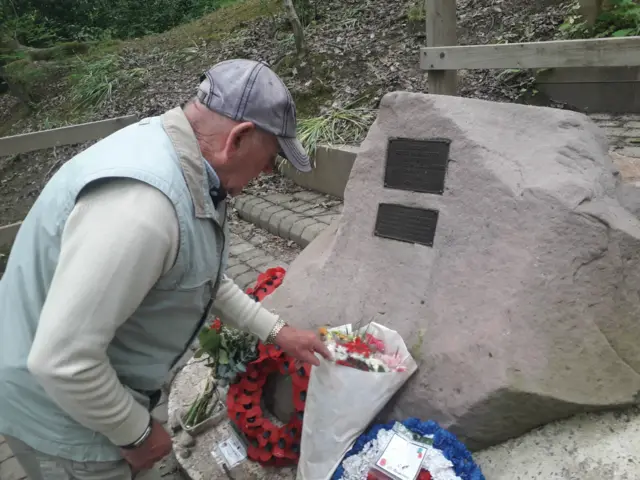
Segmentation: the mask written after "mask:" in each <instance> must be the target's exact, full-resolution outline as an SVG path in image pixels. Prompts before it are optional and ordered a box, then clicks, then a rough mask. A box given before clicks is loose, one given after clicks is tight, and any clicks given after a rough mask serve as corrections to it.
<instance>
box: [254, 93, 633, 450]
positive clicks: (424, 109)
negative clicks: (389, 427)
mask: <svg viewBox="0 0 640 480" xmlns="http://www.w3.org/2000/svg"><path fill="white" fill-rule="evenodd" d="M390 137H409V138H429V137H445V138H449V139H451V140H452V144H451V155H450V158H451V161H450V163H449V167H448V173H447V178H446V185H445V187H446V189H445V193H444V195H442V196H439V195H428V194H418V193H412V192H405V191H398V190H391V189H385V188H384V187H383V181H382V179H383V176H384V175H383V172H384V162H385V153H386V148H387V140H388V139H389V138H390ZM614 170H615V167H614V166H613V163H612V162H611V160H610V158H609V156H608V145H607V141H606V137H605V135H604V132H603V131H602V130H601V129H599V128H598V127H597V126H596V125H595V124H594V123H593V122H592V121H591V120H590V119H589V118H588V117H586V116H584V115H581V114H577V113H574V112H568V111H561V110H556V109H546V108H538V107H526V106H521V105H514V104H499V103H491V102H484V101H479V100H471V99H464V98H459V97H448V96H428V95H421V94H410V93H398V92H394V93H391V94H388V95H386V96H385V97H384V99H383V101H382V102H381V108H380V112H379V116H378V118H377V120H376V122H375V124H374V125H373V126H372V128H371V129H370V131H369V134H368V136H367V138H366V140H365V141H364V143H363V144H362V146H361V150H360V152H359V155H358V158H357V159H356V162H355V164H354V167H353V171H352V173H351V177H350V180H349V183H348V185H347V188H346V191H345V205H344V210H343V213H342V217H341V218H340V219H339V220H338V221H337V222H335V223H334V224H332V227H330V228H328V229H326V230H324V231H323V232H322V233H321V234H320V235H319V236H318V237H316V239H315V240H314V241H313V242H312V243H311V244H310V245H309V246H308V247H307V248H306V249H305V250H304V251H303V252H302V254H301V255H300V256H299V257H298V258H297V259H296V260H295V261H294V262H293V264H292V265H291V267H290V268H289V271H288V274H287V277H286V278H285V281H284V283H283V285H282V286H281V287H280V288H279V289H278V290H277V291H276V292H275V293H274V294H273V295H271V296H269V297H268V298H267V299H266V300H265V305H266V306H267V307H269V308H271V309H272V310H274V311H276V312H278V313H280V314H281V315H283V316H284V317H285V318H287V319H288V320H289V321H290V322H292V323H294V324H296V325H297V326H300V327H306V328H315V327H319V326H320V325H323V324H326V323H327V322H330V323H331V324H334V325H340V324H342V323H346V322H357V321H359V320H364V321H368V320H372V319H373V320H375V321H377V322H380V323H383V324H386V325H388V326H390V327H392V328H395V329H397V330H398V331H399V332H400V333H401V334H402V335H403V337H404V338H405V339H406V341H407V343H408V344H409V345H411V344H412V343H413V342H414V339H415V338H416V334H417V333H418V332H419V331H420V330H421V329H424V330H425V331H426V334H425V336H424V342H423V344H422V347H421V351H420V358H419V359H418V360H421V366H420V369H419V371H418V373H417V374H416V375H414V376H413V378H412V379H411V380H409V382H408V384H407V386H406V388H405V389H404V390H403V392H402V393H401V395H399V396H398V398H397V399H396V401H395V402H394V403H391V404H390V405H389V408H388V409H387V411H386V412H384V415H383V417H391V418H406V417H407V416H418V417H420V418H425V419H426V418H431V419H434V420H436V421H438V422H440V423H441V424H442V425H443V426H444V427H446V428H450V429H451V431H453V432H454V433H455V434H457V435H459V436H460V438H461V439H462V440H463V441H464V442H466V443H467V445H468V446H469V447H470V448H472V449H479V448H484V447H487V446H490V445H494V444H497V443H499V442H501V441H504V440H506V439H508V438H511V437H515V436H518V435H521V434H523V433H525V432H526V431H528V430H530V429H532V428H535V427H537V426H539V425H543V424H546V423H548V422H551V421H554V420H557V419H561V418H566V417H568V416H570V415H572V414H575V413H579V412H584V411H596V410H600V409H606V408H613V407H622V406H627V405H630V404H632V403H634V402H635V401H636V400H637V394H638V392H639V391H640V375H638V370H640V349H639V348H638V346H637V338H638V334H640V325H639V324H638V322H637V318H638V313H639V311H638V300H639V298H638V291H639V290H640V222H639V221H638V220H637V219H636V218H635V217H634V216H633V215H632V214H631V213H630V212H628V211H627V210H625V209H624V208H622V206H621V205H620V203H619V202H618V201H617V200H616V199H615V198H614V197H615V190H616V182H617V180H616V179H617V177H616V176H615V175H614V173H613V172H614ZM382 201H385V202H392V203H399V204H404V205H409V206H416V207H424V208H431V209H436V210H438V211H439V214H440V217H439V221H438V226H437V232H436V236H435V243H434V246H433V248H429V247H424V246H420V245H413V244H407V243H402V242H397V241H393V240H387V239H382V238H379V237H375V236H373V234H372V232H373V231H374V223H375V218H376V211H377V205H378V203H380V202H382Z"/></svg>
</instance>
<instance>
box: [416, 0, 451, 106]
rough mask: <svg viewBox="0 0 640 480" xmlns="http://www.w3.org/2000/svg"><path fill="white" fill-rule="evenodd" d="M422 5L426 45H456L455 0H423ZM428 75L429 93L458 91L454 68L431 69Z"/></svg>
mask: <svg viewBox="0 0 640 480" xmlns="http://www.w3.org/2000/svg"><path fill="white" fill-rule="evenodd" d="M424 6H425V14H426V17H427V20H426V23H427V25H426V28H427V47H442V46H446V45H457V44H458V35H457V33H456V26H457V20H456V0H425V3H424ZM428 75H429V78H428V82H429V93H435V94H440V95H456V94H457V93H458V78H457V77H458V73H457V72H456V71H455V70H449V71H446V70H431V71H429V73H428Z"/></svg>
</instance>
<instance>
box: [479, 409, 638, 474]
mask: <svg viewBox="0 0 640 480" xmlns="http://www.w3.org/2000/svg"><path fill="white" fill-rule="evenodd" d="M474 459H475V461H476V462H477V463H478V465H480V468H481V469H482V472H483V473H484V475H485V477H486V478H487V480H531V479H544V480H576V479H580V480H601V479H604V478H608V479H615V480H637V479H638V478H640V411H639V410H638V408H637V407H633V408H631V409H629V410H626V411H623V412H616V413H613V412H605V413H597V414H595V413H590V414H581V415H577V416H575V417H573V418H571V419H568V420H564V421H559V422H554V423H550V424H548V425H545V426H544V427H541V428H539V429H536V430H534V431H531V432H529V433H527V434H525V435H523V436H522V437H520V438H517V439H513V440H510V441H508V442H505V443H504V444H501V445H497V446H495V447H491V448H489V449H487V450H484V451H481V452H477V453H476V454H474Z"/></svg>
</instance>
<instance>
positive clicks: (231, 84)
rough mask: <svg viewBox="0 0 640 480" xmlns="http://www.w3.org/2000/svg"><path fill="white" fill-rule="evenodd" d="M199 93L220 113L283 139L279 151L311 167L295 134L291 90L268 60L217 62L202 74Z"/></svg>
mask: <svg viewBox="0 0 640 480" xmlns="http://www.w3.org/2000/svg"><path fill="white" fill-rule="evenodd" d="M197 97H198V99H199V100H200V101H201V102H202V103H203V104H204V105H206V106H207V107H208V108H210V109H211V110H213V111H214V112H217V113H219V114H220V115H224V116H226V117H229V118H231V119H233V120H235V121H239V122H240V121H242V122H252V123H253V124H254V125H255V126H256V127H258V128H261V129H262V130H265V131H267V132H269V133H272V134H273V135H275V136H276V137H277V138H278V142H279V143H280V149H281V151H280V155H282V156H283V157H284V158H286V159H287V160H289V162H290V163H291V164H292V165H293V166H294V167H295V168H296V169H297V170H299V171H301V172H309V171H311V162H310V161H309V156H308V155H307V153H306V152H305V150H304V147H303V146H302V144H301V143H300V141H299V140H298V139H297V138H296V106H295V103H294V102H293V98H292V97H291V93H290V92H289V89H288V88H287V87H286V86H285V84H284V83H283V82H282V80H281V79H280V77H278V75H276V73H275V72H274V71H273V70H271V69H270V68H269V67H268V66H267V65H266V64H264V63H262V62H257V61H253V60H244V59H235V60H226V61H223V62H220V63H217V64H216V65H214V66H213V67H212V68H211V69H209V70H208V71H207V72H206V73H205V74H204V75H203V76H202V78H201V83H200V86H199V87H198V94H197Z"/></svg>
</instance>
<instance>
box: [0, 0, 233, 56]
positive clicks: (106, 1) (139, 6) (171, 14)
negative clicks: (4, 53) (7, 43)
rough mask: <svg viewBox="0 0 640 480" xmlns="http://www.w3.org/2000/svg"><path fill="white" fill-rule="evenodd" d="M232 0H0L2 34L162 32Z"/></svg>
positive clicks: (65, 37) (26, 39)
mask: <svg viewBox="0 0 640 480" xmlns="http://www.w3.org/2000/svg"><path fill="white" fill-rule="evenodd" d="M232 1H233V0H145V1H138V0H0V5H1V6H0V34H2V35H3V36H5V37H6V36H9V37H11V38H16V39H17V40H18V41H19V42H20V43H21V44H23V45H26V46H30V47H37V48H42V47H49V46H52V45H54V44H56V43H59V42H65V41H88V40H104V39H128V38H135V37H141V36H144V35H148V34H152V33H159V32H163V31H166V30H168V29H170V28H172V27H175V26H176V25H179V24H181V23H184V22H188V21H190V20H193V19H195V18H198V17H201V16H202V15H205V14H206V13H209V12H212V11H214V10H216V9H217V8H219V7H221V6H222V5H225V4H228V3H232Z"/></svg>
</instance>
